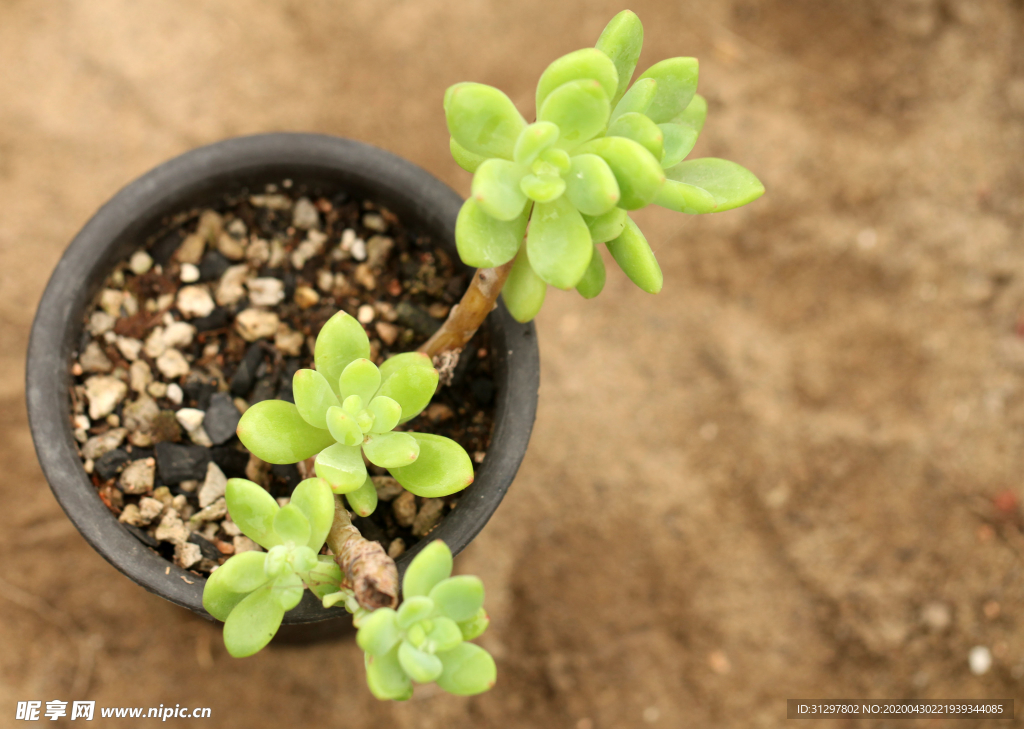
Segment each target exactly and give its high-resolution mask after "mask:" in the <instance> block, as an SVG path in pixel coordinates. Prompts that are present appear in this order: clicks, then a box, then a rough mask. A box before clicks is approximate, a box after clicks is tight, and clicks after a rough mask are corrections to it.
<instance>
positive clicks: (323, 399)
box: [292, 369, 339, 429]
mask: <svg viewBox="0 0 1024 729" xmlns="http://www.w3.org/2000/svg"><path fill="white" fill-rule="evenodd" d="M292 394H293V395H294V396H295V407H296V409H297V410H298V411H299V415H300V416H301V417H302V419H303V420H305V421H306V422H307V423H309V424H310V425H312V426H313V427H314V428H321V429H326V428H327V419H326V418H327V408H329V407H332V406H334V405H338V404H339V402H338V396H337V395H335V394H334V390H333V389H331V386H330V384H328V382H327V380H326V379H325V378H324V376H323V375H321V374H320V373H319V372H317V371H316V370H308V369H301V370H299V371H298V372H296V373H295V375H294V376H293V377H292Z"/></svg>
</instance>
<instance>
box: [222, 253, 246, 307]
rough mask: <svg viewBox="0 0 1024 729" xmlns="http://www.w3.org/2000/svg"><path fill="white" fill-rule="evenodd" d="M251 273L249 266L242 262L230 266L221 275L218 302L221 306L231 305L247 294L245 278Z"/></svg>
mask: <svg viewBox="0 0 1024 729" xmlns="http://www.w3.org/2000/svg"><path fill="white" fill-rule="evenodd" d="M248 275H249V266H248V265H246V264H244V263H240V264H238V265H237V266H231V267H229V268H228V269H227V270H226V271H224V273H223V274H222V275H221V277H220V281H219V282H218V283H217V303H218V304H220V305H221V306H231V305H232V304H236V303H238V301H239V300H240V299H241V298H242V297H243V296H245V286H244V284H245V279H246V277H247V276H248Z"/></svg>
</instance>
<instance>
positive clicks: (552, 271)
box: [444, 10, 764, 322]
mask: <svg viewBox="0 0 1024 729" xmlns="http://www.w3.org/2000/svg"><path fill="white" fill-rule="evenodd" d="M642 44H643V27H642V25H641V24H640V20H639V18H637V16H636V15H635V14H634V13H632V12H630V11H628V10H626V11H623V12H621V13H619V14H618V15H616V16H615V17H614V18H613V19H612V21H611V22H610V23H609V24H608V25H607V26H606V28H605V29H604V32H603V33H602V34H601V37H600V39H599V40H598V42H597V46H596V47H595V48H583V49H580V50H578V51H574V52H572V53H569V54H567V55H565V56H562V57H561V58H559V59H557V60H555V61H554V62H553V63H552V64H551V65H550V66H548V67H547V69H545V71H544V73H543V74H541V77H540V80H539V81H538V83H537V93H536V108H537V121H535V122H534V123H532V124H528V123H527V122H526V120H525V119H524V118H523V116H522V114H520V113H519V111H518V110H517V109H516V107H515V105H514V104H513V103H512V101H511V100H510V99H509V98H508V97H507V96H506V95H505V94H504V93H502V92H501V91H500V90H498V89H496V88H494V87H492V86H487V85H485V84H479V83H461V84H456V85H454V86H452V87H450V88H449V89H448V90H447V91H446V93H445V98H444V110H445V116H446V118H447V121H448V129H449V132H450V133H451V142H450V145H451V152H452V156H453V157H454V158H455V160H456V162H458V163H459V165H460V166H462V167H463V168H464V169H466V170H468V171H470V172H473V173H474V174H473V183H472V194H471V196H470V197H469V199H468V200H466V202H465V203H464V204H463V206H462V209H461V211H460V212H459V216H458V220H457V222H456V228H455V240H456V244H457V246H458V251H459V255H460V257H461V258H462V260H463V262H465V263H466V264H467V265H470V266H475V267H477V268H491V267H497V266H501V265H504V264H506V263H508V262H509V261H512V260H513V259H515V263H514V264H513V266H512V270H511V272H510V274H509V277H508V281H507V282H506V283H505V287H504V289H503V291H502V296H503V297H504V299H505V303H506V305H507V306H508V308H509V311H510V312H511V313H512V315H513V316H514V317H515V318H516V319H518V320H519V321H524V322H525V321H529V320H530V319H532V318H533V317H534V316H536V314H537V312H538V311H540V308H541V306H542V305H543V303H544V297H545V294H546V291H547V286H548V285H550V286H554V287H556V288H560V289H572V288H576V289H577V290H578V291H579V292H580V293H581V294H582V295H583V296H584V297H586V298H593V297H594V296H597V295H598V294H599V293H600V292H601V289H602V288H603V287H604V282H605V270H604V263H603V261H602V258H601V256H600V254H598V253H596V252H595V245H596V244H600V243H605V244H607V246H608V250H609V252H610V253H611V255H612V257H613V258H614V260H615V261H616V263H617V264H618V265H619V267H620V268H622V270H623V271H624V272H625V273H626V275H627V276H628V277H629V278H630V279H631V280H632V281H633V282H634V283H635V284H636V285H637V286H639V287H640V288H642V289H643V290H644V291H648V292H650V293H657V292H658V291H660V290H661V286H662V273H661V269H660V268H659V266H658V262H657V260H656V259H655V256H654V253H653V251H652V250H651V247H650V245H648V243H647V240H646V239H645V238H644V236H643V233H641V232H640V229H639V228H638V227H637V225H636V223H634V222H633V220H632V219H631V218H630V217H629V215H628V211H630V210H639V209H640V208H643V207H646V206H647V205H650V204H652V203H654V204H658V205H661V206H663V207H666V208H669V209H671V210H675V211H678V212H683V213H690V214H695V213H708V212H719V211H723V210H729V209H732V208H734V207H738V206H740V205H744V204H746V203H748V202H750V201H752V200H754V199H756V198H758V197H760V195H761V194H763V193H764V187H763V185H761V183H760V182H759V181H758V180H757V178H756V177H755V176H754V175H753V174H752V173H750V172H749V171H747V170H746V169H744V168H743V167H740V166H739V165H737V164H735V163H733V162H729V161H727V160H722V159H717V158H704V159H695V160H685V157H686V156H687V155H688V154H689V153H690V151H691V150H692V149H693V146H694V144H695V143H696V141H697V136H698V134H699V133H700V130H701V128H702V126H703V124H704V118H705V116H706V112H707V104H706V102H705V101H704V99H703V98H702V97H700V96H697V95H696V88H697V70H698V65H697V59H695V58H682V57H681V58H669V59H666V60H663V61H660V62H658V63H656V64H654V65H653V66H651V67H650V68H649V69H647V70H646V71H644V72H643V73H642V74H641V75H640V77H639V78H638V79H637V81H636V83H634V84H633V85H632V86H630V85H629V81H630V79H631V78H632V76H633V71H634V69H635V67H636V63H637V59H638V58H639V56H640V48H641V46H642ZM524 236H525V241H524Z"/></svg>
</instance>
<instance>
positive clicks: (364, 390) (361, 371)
mask: <svg viewBox="0 0 1024 729" xmlns="http://www.w3.org/2000/svg"><path fill="white" fill-rule="evenodd" d="M379 387H380V370H378V369H377V365H375V364H374V363H373V362H371V361H370V360H368V359H362V358H360V359H356V360H352V361H351V362H349V363H348V366H346V367H345V369H343V370H342V371H341V376H340V377H339V378H338V389H339V392H340V394H341V399H342V400H344V399H345V398H348V397H350V396H351V395H358V396H359V398H360V399H361V400H362V401H363V402H364V403H366V402H370V399H371V398H372V397H373V396H374V393H376V392H377V388H379Z"/></svg>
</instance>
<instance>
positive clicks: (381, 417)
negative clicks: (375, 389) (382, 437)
mask: <svg viewBox="0 0 1024 729" xmlns="http://www.w3.org/2000/svg"><path fill="white" fill-rule="evenodd" d="M366 409H367V410H368V411H369V412H370V414H371V415H372V416H373V426H372V427H371V428H370V432H371V433H387V432H389V431H390V430H392V429H394V427H395V426H396V425H398V421H399V420H401V419H402V406H401V405H399V404H398V403H397V402H395V401H394V400H392V399H391V398H390V397H386V396H384V395H378V396H377V397H375V398H373V399H372V400H370V404H369V405H367V406H366Z"/></svg>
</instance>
